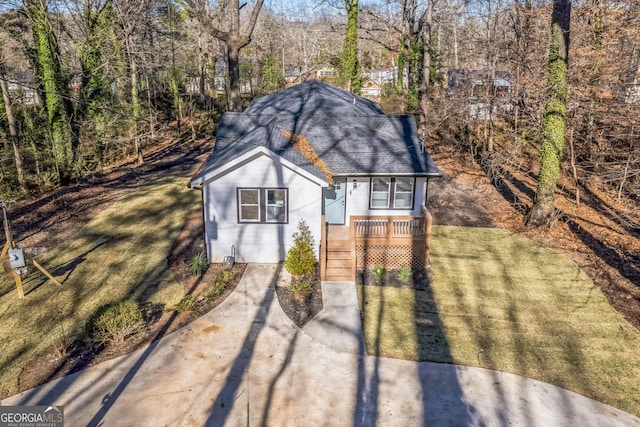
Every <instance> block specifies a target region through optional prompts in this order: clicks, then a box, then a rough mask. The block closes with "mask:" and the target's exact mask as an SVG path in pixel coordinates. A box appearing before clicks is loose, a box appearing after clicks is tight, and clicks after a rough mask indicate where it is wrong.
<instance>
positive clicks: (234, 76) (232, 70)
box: [227, 39, 242, 111]
mask: <svg viewBox="0 0 640 427" xmlns="http://www.w3.org/2000/svg"><path fill="white" fill-rule="evenodd" d="M227 65H228V67H229V91H228V99H227V108H228V109H229V111H242V92H241V91H240V48H239V47H238V44H237V41H236V40H235V39H232V40H228V41H227Z"/></svg>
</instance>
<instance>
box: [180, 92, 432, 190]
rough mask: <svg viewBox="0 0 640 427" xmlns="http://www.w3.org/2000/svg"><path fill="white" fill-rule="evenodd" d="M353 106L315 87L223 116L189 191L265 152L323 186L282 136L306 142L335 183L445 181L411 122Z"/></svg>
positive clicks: (345, 95)
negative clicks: (358, 178)
mask: <svg viewBox="0 0 640 427" xmlns="http://www.w3.org/2000/svg"><path fill="white" fill-rule="evenodd" d="M349 99H350V100H351V101H350V100H349ZM353 99H354V95H352V94H351V93H349V92H346V91H343V90H341V89H337V88H335V87H333V86H330V85H328V84H326V83H322V82H319V81H311V82H305V83H302V84H299V85H296V86H293V87H291V88H289V89H285V90H283V91H280V92H277V93H274V94H272V95H268V96H265V97H263V98H260V99H258V100H256V101H254V102H253V103H251V105H250V106H249V108H248V109H247V110H246V111H245V112H244V113H225V114H223V115H222V118H221V119H220V123H219V125H218V132H217V136H216V146H215V149H214V152H213V153H212V155H211V156H210V157H209V159H208V160H207V162H206V163H205V166H204V167H203V168H202V170H201V171H200V172H199V173H198V174H197V175H196V176H195V177H194V178H193V180H192V182H191V185H192V186H193V185H198V184H200V183H202V181H203V180H204V179H205V176H206V175H207V174H208V173H210V172H212V171H214V170H217V169H219V168H222V167H223V166H224V165H226V164H228V163H229V162H230V161H232V160H233V159H235V158H237V157H238V156H241V155H243V154H245V153H247V152H249V151H251V150H253V149H254V148H256V147H260V146H262V147H265V148H267V149H269V150H271V151H273V152H274V153H276V154H277V155H279V156H281V157H282V158H284V159H286V160H288V161H290V162H292V163H294V164H295V165H297V166H298V167H300V168H302V169H304V170H305V171H307V172H309V173H311V174H312V175H314V176H317V177H319V178H321V179H323V180H326V176H325V175H324V174H323V172H322V171H320V169H318V167H317V166H316V165H314V164H313V163H311V161H309V160H308V159H307V158H305V157H304V156H303V155H302V154H300V152H299V151H298V150H297V149H295V148H294V147H293V144H292V143H291V142H290V141H289V139H288V138H286V137H285V136H284V135H283V133H282V131H286V132H291V133H293V134H297V135H302V136H304V137H305V138H306V139H307V140H308V141H309V143H310V144H311V145H312V146H313V148H314V150H315V152H316V154H317V155H318V156H320V157H321V158H322V159H323V161H324V162H325V164H326V166H327V168H328V169H329V170H330V171H331V173H332V174H333V175H380V174H387V175H417V176H439V175H440V172H439V171H438V168H437V166H436V165H435V163H434V162H433V160H432V159H431V156H429V154H428V153H427V152H426V151H425V150H424V146H423V145H422V142H421V141H420V139H419V138H418V135H417V129H416V123H415V119H414V118H413V116H388V115H386V114H384V113H383V112H382V109H381V108H380V107H379V106H378V105H377V104H375V103H373V102H372V101H369V100H366V99H364V98H360V97H356V102H355V105H354V103H353ZM303 101H304V102H303ZM365 101H366V102H365ZM261 108H262V109H261Z"/></svg>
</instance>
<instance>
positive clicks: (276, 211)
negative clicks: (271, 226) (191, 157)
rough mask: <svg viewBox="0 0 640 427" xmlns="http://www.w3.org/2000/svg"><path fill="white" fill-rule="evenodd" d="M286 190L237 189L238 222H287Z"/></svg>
mask: <svg viewBox="0 0 640 427" xmlns="http://www.w3.org/2000/svg"><path fill="white" fill-rule="evenodd" d="M287 195H288V191H287V189H286V188H238V222H240V223H249V222H256V223H286V222H288V198H287Z"/></svg>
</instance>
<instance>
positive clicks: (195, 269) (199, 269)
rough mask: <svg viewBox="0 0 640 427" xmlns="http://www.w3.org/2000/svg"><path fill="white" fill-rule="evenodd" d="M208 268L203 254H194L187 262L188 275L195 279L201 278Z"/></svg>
mask: <svg viewBox="0 0 640 427" xmlns="http://www.w3.org/2000/svg"><path fill="white" fill-rule="evenodd" d="M208 267H209V262H208V261H207V257H206V255H205V254H204V253H203V252H200V253H197V254H195V255H194V256H193V257H191V259H190V260H189V261H188V262H187V270H188V271H189V274H190V275H192V276H194V277H196V276H202V275H203V274H204V272H205V271H207V268H208Z"/></svg>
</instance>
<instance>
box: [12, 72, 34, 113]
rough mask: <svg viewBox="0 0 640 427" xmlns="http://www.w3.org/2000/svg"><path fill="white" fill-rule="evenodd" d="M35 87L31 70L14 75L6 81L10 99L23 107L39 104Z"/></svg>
mask: <svg viewBox="0 0 640 427" xmlns="http://www.w3.org/2000/svg"><path fill="white" fill-rule="evenodd" d="M36 86H37V83H36V82H35V75H34V74H33V72H32V71H31V70H26V71H22V72H20V73H16V74H15V75H13V76H12V77H11V78H9V79H8V81H7V89H8V90H9V94H10V96H11V99H12V100H13V102H18V103H20V104H23V105H36V104H38V103H39V102H40V96H39V95H38V91H37V90H36V89H35V88H36Z"/></svg>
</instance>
